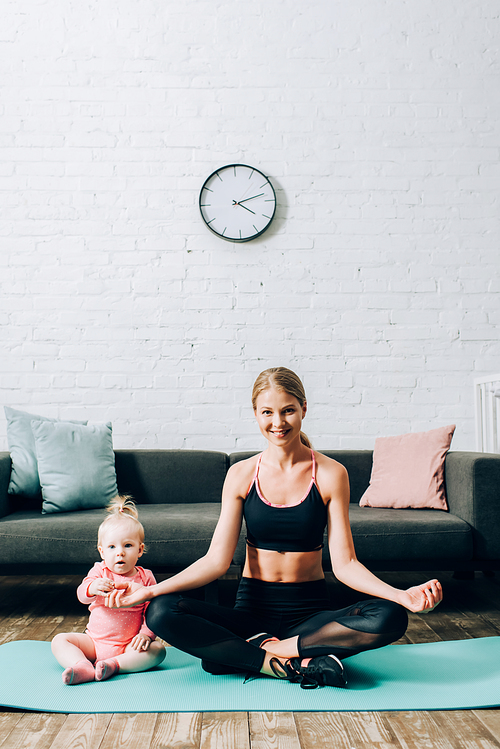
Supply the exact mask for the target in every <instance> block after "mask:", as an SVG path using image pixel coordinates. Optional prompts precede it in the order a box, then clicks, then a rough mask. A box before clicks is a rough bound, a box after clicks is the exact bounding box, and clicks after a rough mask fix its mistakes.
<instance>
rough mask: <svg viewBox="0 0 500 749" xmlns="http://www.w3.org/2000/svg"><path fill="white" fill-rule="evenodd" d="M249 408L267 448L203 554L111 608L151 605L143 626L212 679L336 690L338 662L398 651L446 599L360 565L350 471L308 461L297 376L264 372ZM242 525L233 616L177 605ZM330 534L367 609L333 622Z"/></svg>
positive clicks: (234, 491)
mask: <svg viewBox="0 0 500 749" xmlns="http://www.w3.org/2000/svg"><path fill="white" fill-rule="evenodd" d="M252 404H253V408H254V413H255V417H256V419H257V423H258V425H259V428H260V431H261V433H262V434H263V436H264V437H265V438H266V440H267V442H268V446H267V449H266V450H265V451H264V452H263V453H261V454H260V455H256V456H254V457H252V458H249V459H247V460H243V461H240V462H239V463H236V464H235V465H233V466H232V467H231V468H230V469H229V471H228V474H227V478H226V481H225V483H224V488H223V492H222V507H221V514H220V518H219V521H218V524H217V527H216V529H215V532H214V535H213V539H212V542H211V544H210V548H209V550H208V552H207V554H206V555H205V556H204V557H202V558H201V559H199V560H198V561H196V562H194V564H192V565H190V566H189V567H187V568H186V569H185V570H183V571H182V572H180V573H178V574H177V575H175V576H174V577H171V578H169V579H168V580H164V581H163V582H161V583H159V584H157V585H153V586H151V587H148V588H142V587H141V588H139V589H138V590H137V589H136V586H129V588H128V589H127V590H124V591H113V592H112V593H111V594H110V595H109V597H108V602H107V605H109V606H111V607H113V606H132V605H136V604H138V603H142V602H144V601H151V603H150V605H149V608H148V613H147V623H148V626H149V627H150V628H151V629H152V630H153V631H154V632H156V633H157V634H158V635H159V636H160V637H162V638H163V639H165V640H166V641H167V642H169V643H170V644H171V645H174V646H175V647H177V648H179V649H180V650H183V651H185V652H187V653H191V654H192V655H195V656H197V657H199V658H201V659H202V666H203V668H204V669H205V670H206V671H209V672H210V673H213V674H222V673H235V672H241V671H244V672H254V673H262V674H266V675H268V676H274V677H276V678H285V679H288V680H289V681H295V682H300V684H301V686H303V687H316V686H319V685H325V684H328V685H331V686H338V687H343V686H345V685H346V680H345V676H344V669H343V665H342V659H343V658H347V657H348V656H351V655H354V654H355V653H359V652H361V651H363V650H369V649H373V648H378V647H381V646H383V645H388V644H389V643H390V642H394V641H395V640H397V639H399V638H400V637H401V636H402V635H403V634H404V632H405V630H406V627H407V622H408V616H407V612H406V609H408V610H410V611H430V610H431V609H433V608H434V607H435V606H436V605H437V604H438V603H439V602H440V601H441V599H442V589H441V585H440V583H439V582H438V581H437V580H431V581H429V582H427V583H425V584H423V585H418V586H415V587H413V588H409V589H408V590H399V589H397V588H393V587H392V586H391V585H388V584H387V583H384V582H382V581H381V580H379V579H378V578H377V577H376V576H375V575H373V574H372V573H371V572H370V571H369V570H368V569H366V567H364V566H363V565H362V564H361V563H360V562H359V561H358V560H357V559H356V554H355V551H354V545H353V541H352V535H351V530H350V526H349V482H348V476H347V471H346V469H345V468H344V467H343V466H342V465H341V464H340V463H337V461H335V460H332V459H330V458H327V457H326V456H325V455H322V454H321V453H318V452H315V451H314V450H312V448H311V446H310V443H309V440H308V439H307V437H306V435H305V434H304V433H303V432H302V431H301V427H302V420H303V419H304V417H305V415H306V411H307V403H306V397H305V393H304V389H303V386H302V383H301V381H300V379H299V378H298V377H297V375H296V374H295V373H294V372H292V371H291V370H289V369H286V368H284V367H275V368H272V369H267V370H265V371H264V372H262V373H261V374H260V375H259V377H258V378H257V380H256V382H255V384H254V388H253V394H252ZM243 517H244V518H245V521H246V526H247V553H246V561H245V565H244V569H243V576H242V579H241V582H240V585H239V588H238V594H237V598H236V603H235V607H234V609H228V608H225V607H222V606H217V605H213V604H208V603H205V602H204V601H197V600H192V599H189V598H183V597H182V596H181V595H180V594H181V593H182V592H183V591H186V590H190V589H193V588H198V587H201V586H202V585H206V584H207V583H210V582H212V581H213V580H216V579H217V578H219V577H220V576H221V575H223V574H224V573H225V572H226V571H227V569H228V567H229V565H230V564H231V561H232V558H233V554H234V551H235V549H236V544H237V542H238V538H239V534H240V529H241V524H242V518H243ZM325 526H328V546H329V550H330V557H331V562H332V568H333V571H334V573H335V576H336V577H337V579H338V580H340V581H341V582H342V583H344V584H345V585H348V586H349V587H351V588H353V589H354V590H357V591H360V592H362V593H365V594H368V595H369V596H373V598H372V599H370V600H364V601H361V602H360V603H357V604H355V605H353V606H348V607H346V608H344V609H341V610H337V611H335V610H333V608H332V606H331V603H330V601H329V597H328V593H327V588H326V581H325V579H324V574H323V568H322V546H323V543H322V542H323V532H324V529H325Z"/></svg>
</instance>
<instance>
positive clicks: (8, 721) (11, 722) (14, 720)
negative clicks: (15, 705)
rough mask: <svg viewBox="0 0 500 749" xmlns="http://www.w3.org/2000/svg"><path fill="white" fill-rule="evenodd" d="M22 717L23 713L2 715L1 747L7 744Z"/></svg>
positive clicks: (0, 717)
mask: <svg viewBox="0 0 500 749" xmlns="http://www.w3.org/2000/svg"><path fill="white" fill-rule="evenodd" d="M22 717H23V714H22V713H0V747H1V746H3V745H4V744H5V741H6V740H7V737H8V736H9V735H10V733H11V732H12V731H13V730H14V728H15V727H16V726H17V724H18V723H19V721H20V720H21V718H22Z"/></svg>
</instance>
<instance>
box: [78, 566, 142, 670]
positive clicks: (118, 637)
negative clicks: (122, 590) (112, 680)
mask: <svg viewBox="0 0 500 749" xmlns="http://www.w3.org/2000/svg"><path fill="white" fill-rule="evenodd" d="M135 569H136V574H135V575H133V576H131V577H129V576H124V575H117V574H115V573H114V572H112V571H111V570H110V569H108V568H107V567H106V565H105V563H104V562H96V563H95V564H94V566H93V567H92V569H91V570H90V571H89V573H88V575H87V577H86V578H85V579H84V580H83V581H82V583H81V584H80V585H79V586H78V588H77V591H76V595H77V597H78V600H79V601H80V602H81V603H90V606H89V611H90V617H89V623H88V625H87V629H86V630H85V632H86V634H88V635H89V637H91V638H92V640H93V642H94V645H95V650H96V661H100V660H104V659H106V658H113V657H114V656H117V655H121V654H122V653H123V652H124V651H125V648H126V647H127V645H128V644H129V642H131V640H132V639H133V638H134V637H135V636H136V635H137V634H139V633H141V634H144V635H147V636H148V637H150V638H151V639H152V640H154V639H155V637H156V635H155V633H154V632H152V631H151V630H150V629H149V628H148V627H146V623H145V621H144V620H145V615H146V609H147V607H148V604H149V601H146V603H141V604H139V605H138V606H133V607H132V608H129V609H108V608H107V607H106V606H105V604H104V601H105V596H89V595H88V589H89V586H90V584H91V583H92V582H93V581H94V580H96V579H97V578H102V577H104V578H108V580H113V582H116V583H123V582H124V581H126V582H129V583H130V582H133V583H139V584H141V585H146V586H149V585H155V584H156V580H155V578H154V576H153V573H152V572H151V570H145V569H144V568H143V567H136V568H135Z"/></svg>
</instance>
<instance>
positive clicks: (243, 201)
mask: <svg viewBox="0 0 500 749" xmlns="http://www.w3.org/2000/svg"><path fill="white" fill-rule="evenodd" d="M262 195H264V193H263V192H260V193H259V194H258V195H252V197H251V198H245V199H244V200H240V203H246V202H247V200H253V199H254V198H260V197H262ZM240 203H238V205H239V204H240Z"/></svg>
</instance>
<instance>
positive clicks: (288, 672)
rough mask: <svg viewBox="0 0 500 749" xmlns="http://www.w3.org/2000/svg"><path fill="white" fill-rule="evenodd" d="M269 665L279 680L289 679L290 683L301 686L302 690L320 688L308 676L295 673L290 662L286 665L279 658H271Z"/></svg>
mask: <svg viewBox="0 0 500 749" xmlns="http://www.w3.org/2000/svg"><path fill="white" fill-rule="evenodd" d="M269 665H270V667H271V671H272V672H273V674H274V675H275V676H277V677H278V678H279V679H288V681H291V682H292V683H294V684H300V687H301V689H316V688H317V687H319V684H318V682H317V681H315V679H313V678H311V677H310V676H307V675H306V674H301V673H299V672H298V671H295V669H294V668H292V666H291V664H290V661H289V660H287V661H285V663H281V661H279V660H278V659H277V658H271V660H270V661H269Z"/></svg>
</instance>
